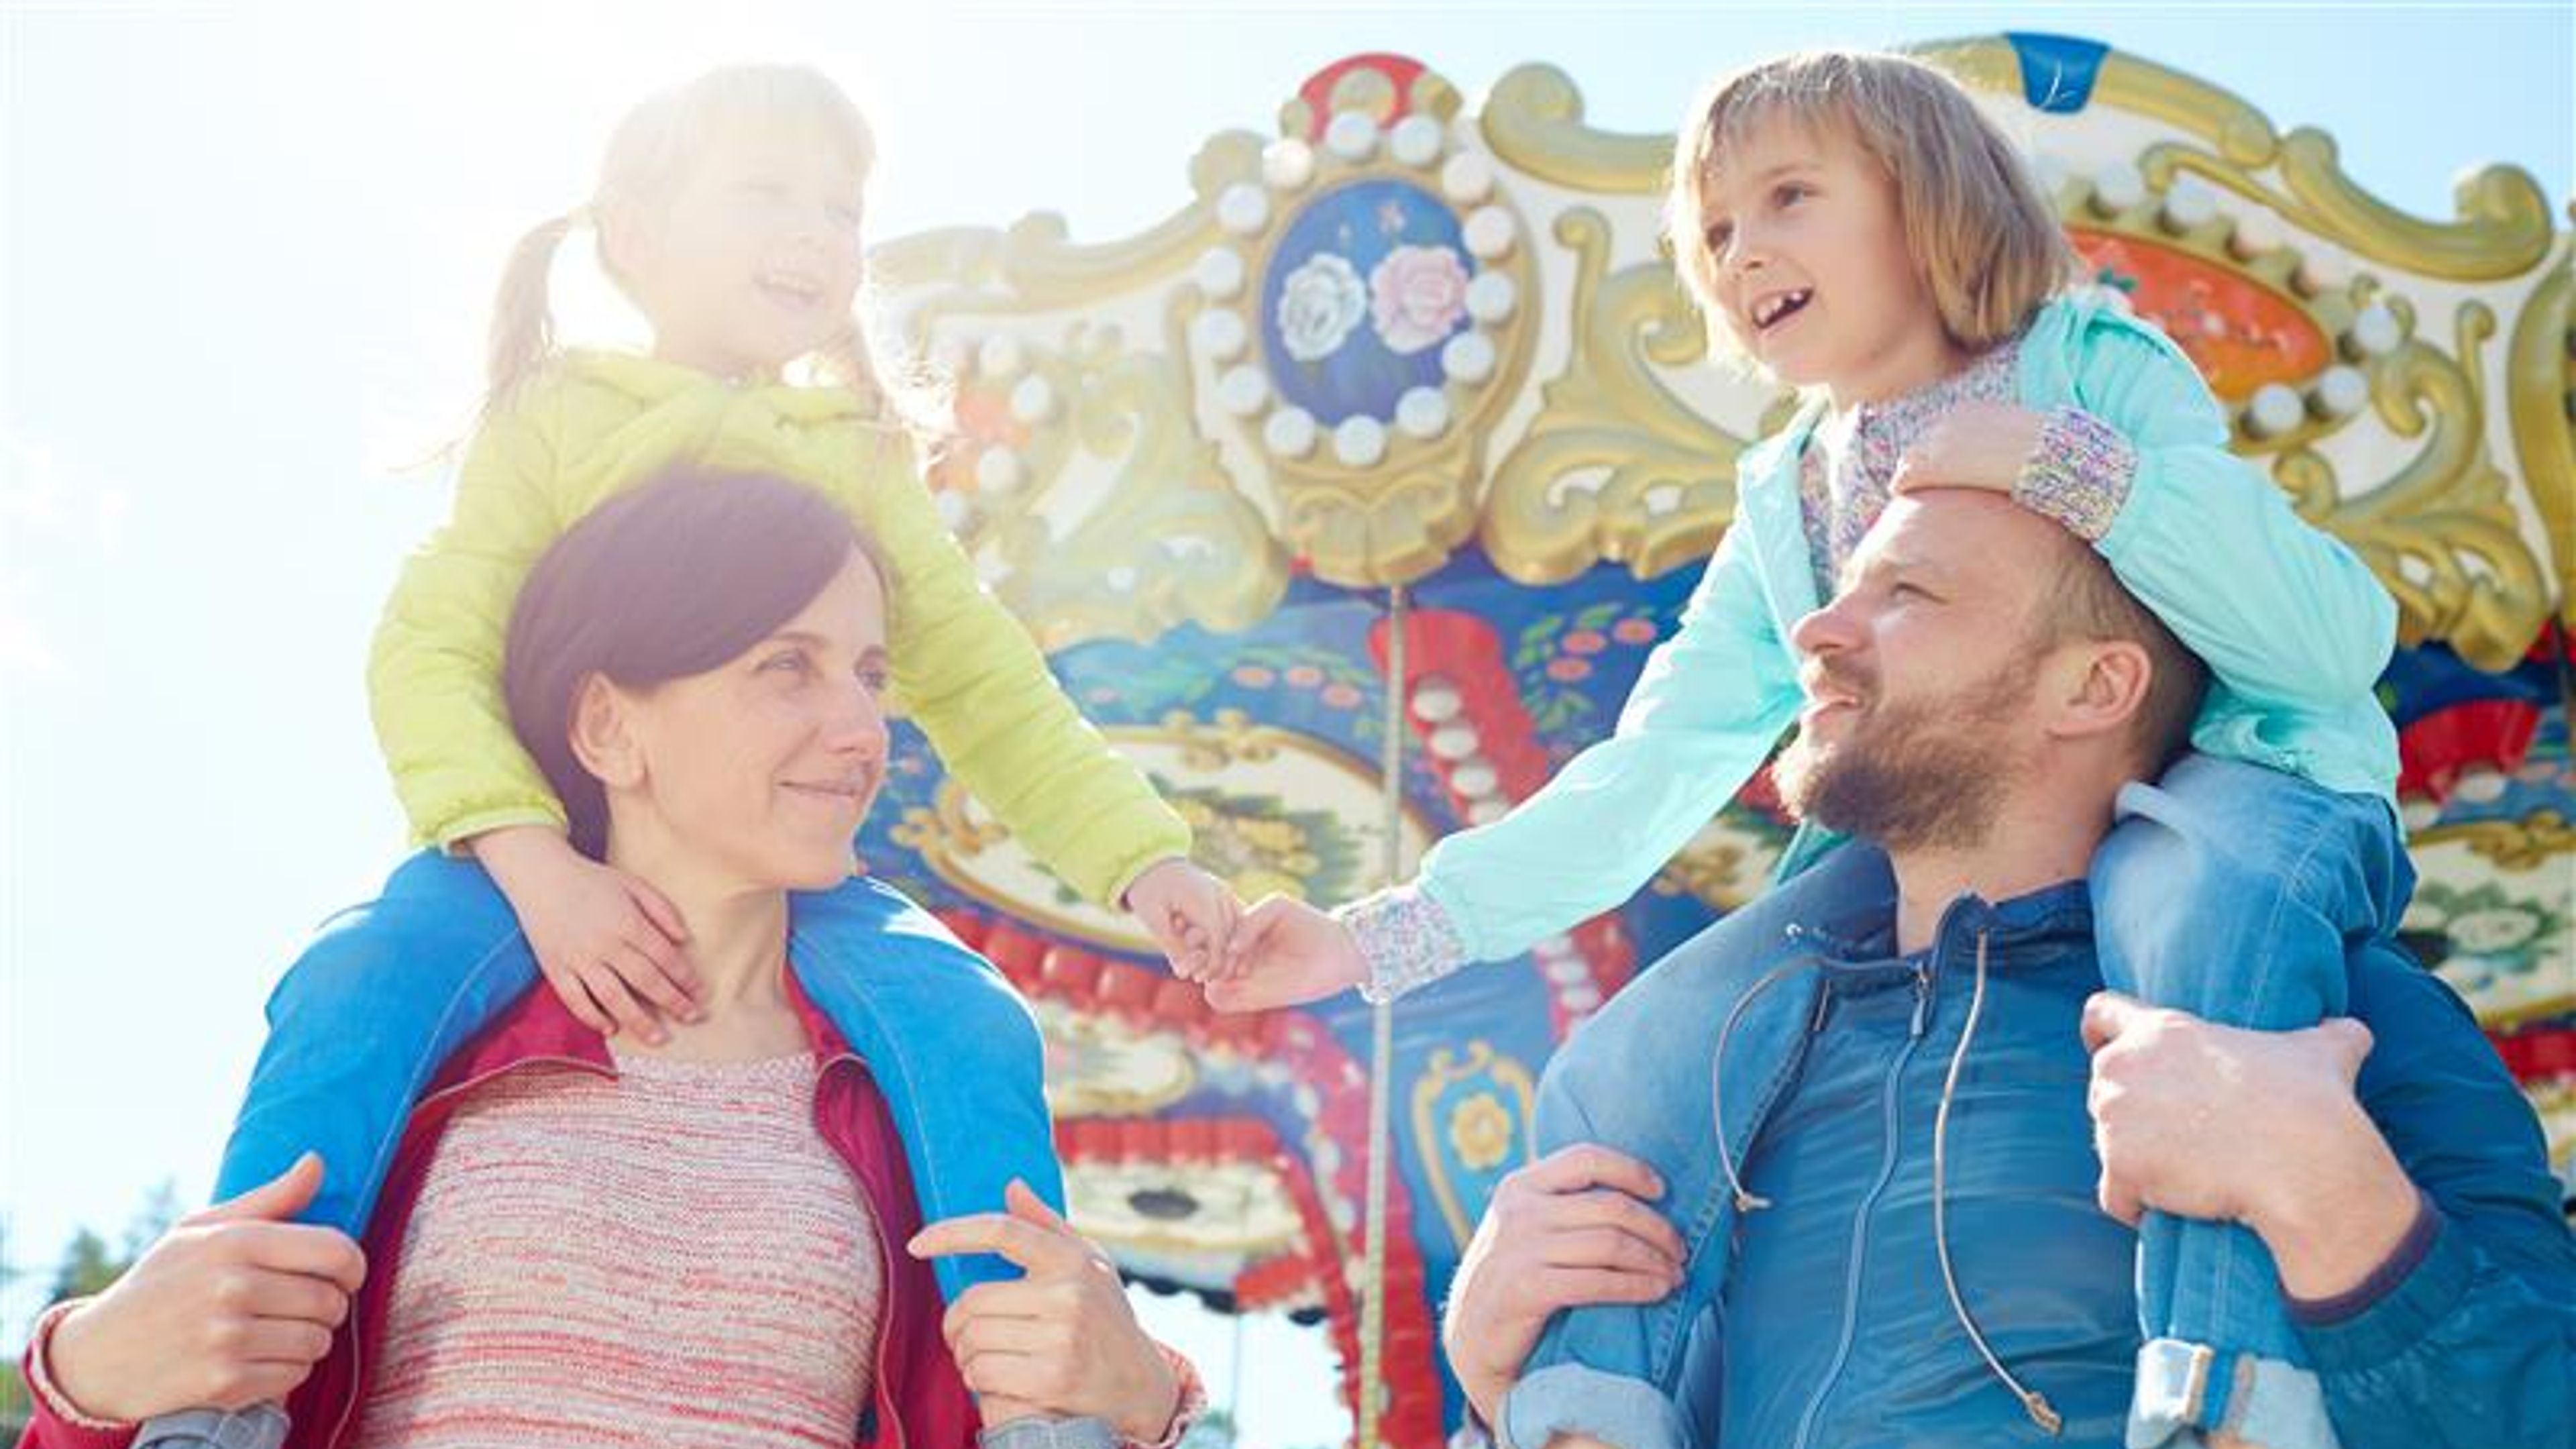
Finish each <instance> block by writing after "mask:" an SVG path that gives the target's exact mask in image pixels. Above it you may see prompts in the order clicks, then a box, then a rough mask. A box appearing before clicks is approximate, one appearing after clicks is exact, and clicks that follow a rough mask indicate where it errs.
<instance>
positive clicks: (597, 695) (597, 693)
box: [572, 674, 644, 789]
mask: <svg viewBox="0 0 2576 1449" xmlns="http://www.w3.org/2000/svg"><path fill="white" fill-rule="evenodd" d="M641 746H642V742H641V741H640V740H638V739H637V738H636V734H635V709H634V701H633V700H632V699H631V698H630V697H629V696H628V695H627V693H626V692H625V691H624V690H622V689H619V688H618V687H617V686H616V685H614V684H611V683H610V682H609V681H608V679H607V678H606V676H604V675H599V674H592V675H589V676H586V677H585V678H584V679H583V680H582V682H581V688H580V689H579V690H578V691H577V692H576V693H575V694H574V695H573V702H572V753H573V758H575V759H577V760H579V761H581V767H582V768H583V769H585V770H588V771H589V772H590V773H591V774H592V775H594V776H596V777H598V780H599V783H600V784H602V785H605V786H607V787H608V788H610V789H619V788H623V787H628V786H632V785H634V784H635V783H636V782H637V781H639V780H641V779H643V777H644V751H643V749H642V747H641Z"/></svg>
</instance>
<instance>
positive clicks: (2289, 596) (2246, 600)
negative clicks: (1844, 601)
mask: <svg viewBox="0 0 2576 1449" xmlns="http://www.w3.org/2000/svg"><path fill="white" fill-rule="evenodd" d="M2018 367H2019V382H2020V390H2021V403H2022V405H2023V406H2025V407H2028V408H2030V409H2032V410H2033V411H2038V412H2046V411H2050V410H2052V409H2056V408H2061V407H2076V408H2081V409H2083V410H2084V411H2086V412H2088V413H2090V414H2092V415H2093V416H2094V417H2096V418H2099V419H2100V420H2101V421H2103V422H2104V423H2106V424H2108V425H2109V426H2110V427H2112V428H2113V429H2115V430H2116V431H2118V432H2119V433H2120V435H2121V436H2122V437H2124V438H2126V439H2127V440H2128V441H2129V443H2130V445H2131V446H2132V447H2133V448H2134V449H2135V450H2136V454H2137V468H2136V472H2135V473H2134V475H2133V476H2132V478H2131V480H2130V485H2129V491H2128V496H2127V498H2126V500H2125V501H2124V502H2123V503H2122V505H2121V507H2120V510H2119V512H2118V514H2117V515H2116V516H2115V517H2114V519H2113V520H2112V523H2111V527H2110V529H2109V530H2108V532H2106V533H2105V534H2104V535H2103V537H2102V538H2101V540H2100V541H2099V543H2098V544H2097V545H2096V547H2097V548H2098V549H2099V550H2100V552H2101V554H2102V557H2103V558H2104V559H2105V560H2106V561H2107V562H2108V563H2109V564H2110V565H2111V569H2112V572H2113V573H2115V574H2116V575H2118V577H2119V580H2120V582H2121V584H2122V585H2124V586H2125V587H2126V588H2127V589H2128V590H2129V592H2130V593H2131V594H2133V595H2135V596H2136V597H2137V599H2138V600H2139V602H2141V603H2143V604H2145V605H2146V606H2147V607H2148V608H2150V609H2152V610H2154V611H2155V613H2156V616H2157V617H2158V618H2160V619H2162V620H2163V621H2164V622H2165V624H2166V625H2167V626H2168V627H2170V628H2171V629H2172V630H2173V631H2174V634H2175V635H2176V637H2178V638H2179V639H2180V640H2181V641H2182V642H2183V644H2184V645H2185V646H2186V647H2188V648H2189V649H2190V650H2191V652H2192V653H2193V654H2195V655H2198V656H2199V657H2200V659H2201V660H2202V662H2204V663H2205V664H2207V665H2208V666H2209V669H2210V674H2211V684H2210V689H2209V695H2208V701H2207V703H2206V705H2205V706H2204V707H2203V709H2202V711H2201V715H2200V719H2199V721H2198V723H2197V724H2196V725H2195V726H2194V728H2193V731H2192V744H2193V746H2194V747H2195V748H2197V749H2199V750H2200V751H2202V752H2203V753H2205V754H2210V755H2216V756H2219V757H2221V758H2224V759H2232V760H2243V761H2246V762H2249V763H2252V764H2257V765H2264V766H2268V767H2271V768H2274V769H2279V770H2286V771H2288V772H2290V773H2292V774H2295V775H2299V776H2302V777H2304V778H2306V779H2309V780H2312V781H2314V782H2316V783H2317V784H2319V785H2322V786H2324V787H2325V788H2327V789H2329V790H2334V791H2338V792H2342V793H2346V794H2377V795H2380V796H2383V797H2386V798H2388V799H2389V800H2390V802H2391V803H2392V805H2393V803H2394V799H2395V792H2396V785H2397V733H2396V729H2395V727H2394V726H2393V725H2392V724H2391V723H2390V722H2389V719H2388V716H2387V715H2386V713H2385V712H2384V711H2383V710H2382V709H2381V708H2380V706H2379V704H2378V702H2377V700H2376V699H2375V698H2374V697H2373V694H2372V687H2373V686H2374V684H2376V682H2377V681H2378V678H2379V675H2380V672H2381V670H2383V669H2384V668H2385V667H2386V666H2387V663H2388V657H2389V651H2390V649H2391V648H2392V647H2393V646H2394V643H2395V636H2396V608H2397V606H2396V602H2395V601H2394V600H2393V599H2392V598H2391V597H2390V596H2389V593H2388V591H2387V589H2386V588H2384V587H2383V586H2382V585H2381V584H2380V582H2379V580H2378V579H2377V578H2376V577H2374V576H2373V575H2372V573H2371V571H2370V569H2369V568H2368V567H2367V566H2366V565H2364V564H2363V563H2362V561H2361V560H2360V558H2359V557H2357V556H2356V555H2354V553H2353V552H2352V551H2351V550H2350V549H2348V548H2346V547H2345V546H2344V545H2343V544H2342V543H2341V542H2339V541H2337V540H2336V539H2334V538H2333V537H2331V536H2330V535H2328V534H2326V533H2324V532H2322V531H2320V530H2318V529H2316V528H2313V527H2311V526H2309V525H2308V524H2307V523H2306V522H2305V521H2303V520H2301V519H2300V518H2299V516H2298V515H2297V513H2295V512H2294V511H2293V510H2292V509H2291V507H2290V504H2289V500H2288V499H2287V498H2286V497H2285V496H2284V495H2283V494H2282V492H2281V490H2280V489H2279V488H2277V487H2275V486H2274V485H2273V484H2272V482H2271V481H2270V480H2269V479H2267V478H2265V477H2264V476H2263V475H2262V474H2261V473H2260V472H2258V471H2257V470H2256V469H2255V468H2254V467H2252V466H2251V465H2249V464H2248V463H2247V462H2246V461H2245V460H2244V459H2242V458H2239V457H2237V456H2236V455H2235V454H2233V453H2231V452H2229V451H2228V446H2227V443H2228V422H2227V417H2226V414H2225V413H2224V412H2223V411H2221V409H2220V408H2219V406H2218V403H2217V401H2216V400H2215V399H2214V398H2212V397H2211V396H2210V393H2209V389H2208V387H2207V385H2206V384H2204V383H2203V382H2202V381H2201V377H2200V373H2199V371H2198V369H2196V368H2195V367H2193V365H2192V363H2191V360H2190V359H2189V358H2187V357H2185V356H2184V355H2183V353H2182V351H2181V349H2179V348H2177V347H2176V346H2175V345H2174V344H2173V343H2172V341H2171V340H2169V339H2168V338H2166V337H2165V335H2164V334H2163V333H2161V332H2159V331H2157V330H2156V329H2155V328H2153V327H2151V326H2149V325H2148V324H2146V323H2144V322H2140V321H2138V320H2137V319H2135V318H2133V317H2131V316H2129V315H2128V314H2127V313H2126V312H2124V311H2121V310H2119V309H2118V307H2117V306H2115V305H2113V304H2111V303H2110V302H2108V301H2107V300H2097V299H2095V298H2093V297H2088V296H2080V295H2077V296H2066V297H2061V298H2059V299H2057V300H2056V301H2053V302H2051V303H2049V304H2048V305H2047V306H2046V307H2044V308H2042V309H2041V310H2040V312H2039V314H2038V315H2037V316H2036V317H2035V318H2034V319H2033V320H2032V322H2031V325H2030V327H2029V329H2028V330H2027V331H2026V332H2025V333H2024V335H2023V337H2022V341H2021V350H2020V357H2019V360H2018ZM1821 412H1822V408H1821V407H1820V406H1810V407H1809V408H1807V409H1806V410H1805V411H1804V412H1802V413H1801V414H1800V415H1799V417H1798V418H1797V420H1796V421H1795V422H1793V423H1792V424H1790V425H1789V426H1788V427H1787V428H1784V429H1782V430H1781V431H1780V432H1779V433H1776V434H1774V435H1772V436H1771V437H1769V438H1766V439H1764V440H1763V441H1762V442H1760V443H1758V444H1756V445H1754V446H1753V447H1752V448H1750V449H1748V450H1747V451H1746V452H1745V454H1744V456H1743V458H1742V459H1741V461H1740V462H1739V464H1738V480H1739V486H1738V490H1737V499H1736V513H1735V521H1734V523H1733V524H1732V525H1731V526H1730V527H1729V528H1728V529H1727V531H1726V536H1725V539H1724V540H1723V542H1721V543H1720V544H1719V546H1718V550H1717V553H1716V556H1715V557H1714V558H1712V559H1711V560H1710V562H1709V565H1708V571H1707V573H1706V574H1705V575H1704V576H1703V577H1702V579H1701V580H1700V584H1699V587H1698V588H1697V590H1695V591H1694V592H1693V594H1692V596H1691V599H1690V603H1689V604H1688V606H1687V607H1686V608H1685V609H1684V610H1683V612H1682V618H1681V628H1680V631H1679V632H1678V633H1676V634H1675V635H1674V636H1673V637H1672V638H1670V639H1668V640H1666V641H1665V642H1664V643H1663V644H1662V645H1661V646H1660V647H1659V648H1657V649H1656V651H1655V653H1654V655H1653V657H1651V658H1650V659H1648V660H1647V662H1646V667H1645V670H1644V672H1643V673H1642V674H1640V675H1639V676H1638V679H1637V684H1636V688H1635V689H1634V690H1633V691H1632V692H1631V693H1630V694H1629V696H1628V703H1627V705H1626V707H1625V708H1624V709H1623V710H1622V711H1621V712H1620V716H1619V722H1618V725H1617V728H1616V729H1615V730H1614V731H1613V732H1612V734H1611V735H1610V737H1609V738H1607V739H1604V740H1601V741H1599V742H1597V743H1595V744H1594V745H1592V746H1591V747H1590V748H1589V749H1586V750H1585V751H1583V752H1582V753H1581V754H1579V755H1577V756H1575V757H1574V758H1573V759H1572V760H1571V761H1569V762H1567V764H1566V765H1565V767H1564V768H1563V769H1562V770H1559V771H1558V772H1557V774H1556V777H1555V778H1554V779H1552V780H1550V781H1549V782H1548V783H1547V785H1546V786H1545V788H1543V789H1541V790H1540V791H1538V793H1536V794H1534V795H1532V796H1530V797H1529V798H1528V799H1526V800H1523V801H1522V802H1521V803H1520V804H1519V805H1518V806H1517V807H1516V808H1514V810H1513V811H1512V813H1511V814H1510V815H1508V816H1506V817H1505V818H1503V819H1501V820H1498V821H1495V822H1493V823H1492V824H1489V825H1484V826H1480V827H1478V828H1476V829H1473V830H1467V831H1462V832H1460V833H1458V834H1455V835H1452V836H1449V837H1447V838H1446V839H1444V840H1442V841H1441V842H1440V843H1439V844H1438V845H1437V846H1435V847H1434V848H1433V849H1432V850H1431V852H1430V853H1429V854H1428V855H1427V856H1425V857H1424V859H1423V862H1422V868H1421V871H1420V874H1419V876H1418V877H1417V882H1416V883H1417V886H1418V888H1419V889H1420V891H1421V893H1422V894H1423V895H1425V896H1427V897H1429V898H1430V900H1431V901H1432V902H1433V903H1434V904H1436V905H1437V906H1438V907H1439V908H1440V912H1441V914H1442V915H1443V916H1445V917H1446V918H1447V924H1448V925H1449V927H1450V928H1451V929H1452V930H1453V931H1454V932H1455V933H1456V935H1457V937H1458V943H1459V945H1460V946H1461V947H1462V948H1463V952H1462V954H1463V958H1464V960H1466V961H1492V960H1500V959H1503V958H1506V957H1510V956H1513V955H1517V954H1519V953H1520V952H1522V951H1524V950H1527V949H1528V948H1529V947H1530V946H1531V945H1532V944H1534V943H1535V942H1537V941H1539V940H1541V939H1543V938H1545V937H1547V936H1551V935H1554V934H1556V933H1557V932H1560V931H1563V930H1566V929H1567V928H1569V927H1570V926H1572V925H1573V924H1574V923H1575V922H1578V921H1582V920H1587V919H1589V918H1590V917H1592V916H1594V915H1597V914H1599V913H1600V912H1601V911H1604V910H1607V909H1609V908H1610V907H1612V906H1614V905H1617V904H1618V903H1619V902H1620V901H1622V900H1625V899H1626V898H1627V897H1628V896H1629V894H1630V893H1632V892H1633V891H1635V890H1636V889H1637V887H1638V886H1640V885H1641V884H1643V883H1644V882H1645V881H1646V880H1647V879H1648V878H1649V877H1650V876H1652V875H1653V874H1654V873H1655V872H1656V871H1657V870H1659V869H1661V868H1662V866H1663V864H1664V863H1665V862H1666V861H1668V860H1670V859H1671V858H1672V857H1673V853H1674V852H1675V851H1677V850H1679V849H1680V848H1681V847H1682V845H1683V844H1684V843H1685V842H1687V841H1688V840H1689V839H1690V838H1691V836H1692V835H1693V834H1694V833H1696V832H1697V831H1698V830H1699V829H1700V828H1701V827H1702V826H1704V825H1706V824H1707V823H1708V821H1709V819H1710V817H1712V816H1714V815H1715V814H1716V813H1717V812H1718V810H1719V808H1720V807H1722V806H1724V805H1725V804H1726V803H1727V802H1728V801H1729V800H1731V799H1733V798H1734V797H1735V793H1736V791H1737V790H1738V789H1740V788H1742V786H1743V784H1744V782H1745V781H1746V779H1748V778H1749V777H1750V776H1751V775H1752V774H1753V771H1754V770H1755V769H1756V768H1758V767H1759V766H1760V765H1761V763H1762V761H1763V760H1764V759H1765V758H1767V757H1768V756H1769V755H1770V753H1771V750H1772V747H1773V746H1775V745H1777V744H1778V743H1779V741H1780V737H1781V735H1782V733H1783V732H1785V731H1786V730H1787V729H1788V727H1789V724H1790V723H1791V721H1793V720H1794V719H1795V718H1796V717H1797V713H1798V707H1799V704H1800V703H1801V696H1800V694H1799V690H1798V656H1797V654H1796V651H1795V650H1793V649H1792V648H1791V647H1790V644H1789V634H1790V630H1791V629H1792V628H1793V627H1794V626H1795V625H1796V624H1797V622H1798V620H1799V619H1800V618H1802V617H1804V616H1805V615H1807V614H1808V613H1810V612H1812V611H1813V610H1814V609H1815V608H1816V607H1817V606H1818V605H1819V604H1820V603H1821V602H1822V600H1820V599H1819V598H1818V597H1817V589H1816V570H1815V564H1814V561H1813V558H1812V555H1811V553H1810V549H1809V544H1808V541H1807V534H1806V531H1805V527H1804V525H1803V523H1802V521H1801V514H1800V511H1799V495H1798V459H1799V455H1800V453H1801V452H1802V451H1803V449H1804V447H1805V444H1806V441H1807V438H1808V435H1809V434H1810V433H1811V432H1812V431H1813V429H1814V427H1815V424H1816V422H1817V420H1818V417H1819V416H1820V415H1821ZM1568 840H1581V841H1582V842H1583V843H1584V848H1583V849H1582V850H1580V851H1568V850H1567V849H1566V848H1565V842H1566V841H1568Z"/></svg>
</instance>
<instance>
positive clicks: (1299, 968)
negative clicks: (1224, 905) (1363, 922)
mask: <svg viewBox="0 0 2576 1449" xmlns="http://www.w3.org/2000/svg"><path fill="white" fill-rule="evenodd" d="M1367 979H1368V959H1367V958H1366V957H1364V956H1362V955H1361V954H1360V945H1359V942H1358V941H1357V940H1355V939H1353V938H1352V936H1351V932H1350V928H1349V927H1348V926H1345V925H1343V924H1342V923H1341V922H1339V921H1337V920H1334V919H1333V918H1332V917H1331V916H1329V915H1326V914H1325V913H1324V912H1322V911H1319V910H1317V909H1315V908H1314V907H1313V906H1310V905H1308V904H1306V903H1305V902H1304V901H1299V900H1291V899H1289V898H1288V897H1286V896H1269V897H1266V898H1264V899H1263V900H1262V901H1261V903H1260V904H1258V905H1255V906H1254V907H1252V909H1250V910H1248V911H1245V912H1244V913H1243V920H1242V921H1241V922H1240V923H1239V924H1238V925H1237V926H1236V928H1235V932H1234V949H1233V950H1231V951H1229V952H1227V953H1226V957H1225V965H1224V970H1223V971H1222V973H1221V974H1219V975H1218V976H1217V978H1216V979H1214V980H1212V981H1210V982H1208V983H1207V999H1208V1005H1210V1006H1213V1007H1215V1008H1216V1009H1217V1010H1219V1011H1265V1010H1268V1009H1269V1008H1271V1007H1274V1006H1300V1005H1303V1004H1305V1003H1306V1002H1309V1001H1321V1000H1323V999H1324V998H1325V997H1327V996H1332V995H1335V994H1337V993H1339V992H1343V991H1348V990H1350V989H1351V988H1352V987H1354V986H1357V985H1359V984H1360V983H1361V982H1363V981H1366V980H1367Z"/></svg>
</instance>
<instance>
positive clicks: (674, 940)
mask: <svg viewBox="0 0 2576 1449" xmlns="http://www.w3.org/2000/svg"><path fill="white" fill-rule="evenodd" d="M626 893H627V894H628V895H630V896H632V897H634V899H635V904H636V905H638V906H641V907H643V909H644V915H645V918H646V919H647V920H650V921H651V922H652V923H653V929H655V930H657V931H660V932H661V933H662V935H663V936H664V937H665V938H666V939H668V940H669V941H670V942H671V944H672V945H674V946H676V945H679V944H681V943H682V942H684V941H686V940H688V939H689V923H688V922H687V921H685V920H682V919H681V918H680V908H679V907H678V906H675V905H673V904H671V899H670V897H668V896H665V895H663V894H662V893H661V892H660V891H657V890H655V889H653V888H652V887H651V886H649V885H646V884H645V883H644V882H642V881H640V880H637V879H636V878H635V877H633V876H631V875H630V876H628V877H627V878H626Z"/></svg>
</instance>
